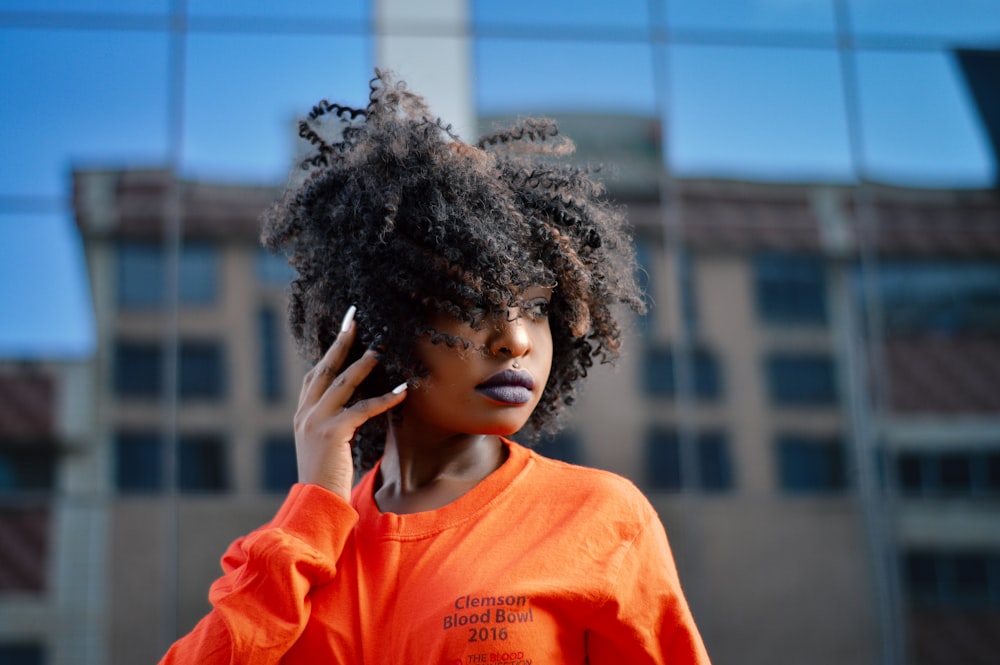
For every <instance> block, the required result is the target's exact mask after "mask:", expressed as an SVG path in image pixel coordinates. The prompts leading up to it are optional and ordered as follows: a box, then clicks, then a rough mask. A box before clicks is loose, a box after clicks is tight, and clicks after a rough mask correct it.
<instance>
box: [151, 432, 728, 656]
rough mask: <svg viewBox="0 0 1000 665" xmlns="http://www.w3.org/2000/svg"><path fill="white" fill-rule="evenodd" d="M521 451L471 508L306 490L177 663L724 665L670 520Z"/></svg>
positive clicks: (239, 560)
mask: <svg viewBox="0 0 1000 665" xmlns="http://www.w3.org/2000/svg"><path fill="white" fill-rule="evenodd" d="M508 445H509V447H510V456H509V458H508V459H507V461H506V462H505V463H504V464H503V465H502V466H501V467H500V468H499V469H498V470H497V471H495V472H494V473H493V474H491V475H490V476H488V477H487V478H486V479H484V480H483V481H482V482H480V483H479V484H478V485H477V486H476V487H474V488H473V489H472V490H470V491H469V492H467V493H466V494H465V495H464V496H462V497H460V498H459V499H458V500H456V501H454V502H452V503H450V504H448V505H447V506H444V507H443V508H440V509H438V510H434V511H428V512H423V513H416V514H411V515H396V514H393V513H381V512H380V511H379V510H378V507H377V506H376V504H375V501H374V499H373V493H374V489H375V487H374V485H375V477H376V474H377V472H378V469H377V468H376V469H375V470H374V471H373V472H372V473H369V474H368V475H366V476H365V478H363V479H362V481H361V483H359V484H358V486H357V487H356V488H355V490H354V493H353V496H352V502H351V503H352V505H350V506H349V505H347V504H346V503H344V502H343V500H341V499H340V498H339V497H337V496H336V495H334V494H332V493H330V492H327V491H326V490H324V489H322V488H320V487H317V486H312V485H296V486H295V487H293V488H292V490H291V492H290V493H289V496H288V498H287V499H286V501H285V503H284V504H283V505H282V507H281V509H280V510H279V512H278V514H277V515H276V516H275V518H274V519H273V520H272V521H271V522H270V523H269V524H267V525H265V526H264V527H262V528H260V529H258V530H257V531H255V532H253V533H252V534H250V535H249V536H246V537H245V538H242V539H240V540H238V541H236V542H235V543H234V544H233V545H232V546H231V547H230V549H229V551H228V552H227V553H226V555H225V557H224V558H223V569H224V571H225V574H224V576H223V577H222V578H220V579H219V580H217V581H216V582H215V584H213V585H212V590H211V593H210V598H211V600H212V603H213V606H214V609H213V611H212V613H211V614H209V615H208V616H207V617H205V619H203V620H202V621H201V623H199V624H198V626H197V627H196V628H195V629H194V630H193V631H192V632H191V633H190V634H189V635H188V636H186V637H184V638H183V639H181V640H180V641H178V642H177V643H176V644H175V645H174V646H173V647H172V648H171V650H170V652H168V654H167V655H166V656H165V657H164V660H163V661H162V662H163V663H165V664H169V663H190V664H191V665H194V664H195V663H198V664H199V665H205V664H209V665H210V664H213V663H342V664H347V663H365V664H371V665H400V664H409V663H442V664H445V665H459V664H461V665H474V664H476V663H507V664H519V665H528V664H529V663H533V664H544V665H549V664H557V663H585V662H587V663H591V664H592V665H599V664H602V663H615V664H616V665H619V664H621V663H629V664H630V665H638V664H643V663H659V664H666V663H670V664H685V665H686V664H690V663H708V662H709V660H708V656H707V654H706V652H705V648H704V646H703V644H702V641H701V638H700V636H699V635H698V631H697V629H696V627H695V625H694V621H693V620H692V618H691V614H690V612H689V610H688V606H687V603H686V602H685V600H684V596H683V594H682V592H681V587H680V583H679V580H678V579H677V572H676V569H675V567H674V562H673V558H672V556H671V553H670V548H669V546H668V544H667V538H666V535H665V533H664V530H663V526H662V524H661V523H660V520H659V518H658V516H657V515H656V512H655V511H654V510H653V508H652V506H650V505H649V502H648V501H647V500H646V499H645V497H644V496H643V495H642V494H641V493H640V492H639V491H638V490H637V489H636V488H635V487H634V486H633V485H632V484H631V483H629V482H628V481H627V480H625V479H623V478H621V477H619V476H615V475H613V474H611V473H607V472H604V471H598V470H595V469H586V468H582V467H577V466H571V465H568V464H564V463H562V462H557V461H553V460H549V459H546V458H544V457H541V456H539V455H537V454H536V453H534V452H532V451H530V450H528V449H525V448H523V447H521V446H519V445H518V444H516V443H512V442H509V443H508Z"/></svg>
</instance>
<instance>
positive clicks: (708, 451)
mask: <svg viewBox="0 0 1000 665" xmlns="http://www.w3.org/2000/svg"><path fill="white" fill-rule="evenodd" d="M698 475H699V476H700V481H701V488H702V489H703V490H705V491H709V492H722V491H725V490H728V489H731V488H732V486H733V471H732V464H731V462H730V459H729V445H728V441H727V440H726V437H725V435H724V434H722V433H721V432H707V433H704V434H702V435H700V436H699V437H698Z"/></svg>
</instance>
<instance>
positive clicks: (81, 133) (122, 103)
mask: <svg viewBox="0 0 1000 665" xmlns="http://www.w3.org/2000/svg"><path fill="white" fill-rule="evenodd" d="M166 74H167V35H166V33H163V34H158V33H155V32H153V33H151V32H124V31H122V32H102V31H83V32H76V31H73V30H53V31H50V32H46V31H40V30H15V29H5V30H4V31H3V38H2V39H0V80H2V81H3V86H4V96H5V98H6V99H8V100H17V103H5V104H0V125H2V126H3V127H4V128H5V129H4V131H3V132H0V154H3V156H4V162H5V163H6V164H17V168H5V169H3V170H0V195H22V196H23V195H31V196H51V197H67V198H68V197H69V196H70V191H69V181H68V179H67V174H68V173H69V170H70V168H72V167H76V166H84V165H87V164H100V165H107V164H115V165H120V166H126V165H130V164H142V165H148V164H162V163H163V162H164V161H165V160H166V158H167V155H168V146H167V127H168V122H167V89H166V88H167V86H166Z"/></svg>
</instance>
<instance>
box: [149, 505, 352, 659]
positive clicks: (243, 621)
mask: <svg viewBox="0 0 1000 665" xmlns="http://www.w3.org/2000/svg"><path fill="white" fill-rule="evenodd" d="M357 520H358V515H357V513H356V512H355V510H354V509H353V508H352V507H351V506H350V505H349V504H348V503H347V502H345V501H344V500H343V499H341V498H340V497H338V496H337V495H335V494H333V493H332V492H329V491H327V490H325V489H323V488H321V487H319V486H316V485H294V486H293V487H292V489H291V491H290V492H289V494H288V497H287V498H286V499H285V501H284V503H283V504H282V506H281V508H280V509H279V511H278V513H277V515H276V516H275V517H274V519H273V520H271V522H269V523H268V524H267V525H265V526H263V527H261V528H260V529H258V530H256V531H254V532H253V533H251V534H249V535H248V536H244V537H242V538H240V539H239V540H237V541H235V542H234V543H233V544H232V545H230V547H229V549H228V550H227V552H226V554H225V555H224V556H223V558H222V569H223V576H222V577H220V578H219V579H218V580H216V581H215V582H214V583H213V584H212V588H211V590H210V591H209V600H210V601H211V602H212V611H211V612H210V613H209V614H208V615H207V616H206V617H204V618H203V619H202V620H201V621H200V622H199V623H198V625H197V626H195V628H194V629H193V630H192V631H191V632H190V633H189V634H188V635H186V636H185V637H183V638H181V639H180V640H178V641H177V642H176V643H175V644H174V645H173V646H172V647H171V648H170V650H169V651H168V652H167V654H166V655H165V656H164V657H163V659H162V660H161V661H160V663H161V665H181V664H183V665H195V664H197V665H224V664H230V663H232V664H235V663H251V662H252V663H255V664H258V663H259V664H260V665H265V664H267V663H278V662H279V661H280V660H281V658H282V656H283V655H284V654H285V652H286V651H288V649H289V648H290V647H291V646H292V645H293V644H294V643H295V641H296V640H297V639H298V638H299V636H300V635H301V634H302V631H303V630H304V629H305V627H306V623H307V622H308V620H309V614H310V611H311V602H310V595H309V592H310V590H311V589H312V588H313V587H315V586H318V585H321V584H326V583H329V582H330V581H331V580H332V579H333V578H334V576H335V575H336V566H337V561H338V560H339V558H340V555H341V553H342V552H343V551H344V546H345V544H346V543H347V539H348V538H349V537H350V535H351V532H352V530H353V528H354V526H355V525H356V524H357Z"/></svg>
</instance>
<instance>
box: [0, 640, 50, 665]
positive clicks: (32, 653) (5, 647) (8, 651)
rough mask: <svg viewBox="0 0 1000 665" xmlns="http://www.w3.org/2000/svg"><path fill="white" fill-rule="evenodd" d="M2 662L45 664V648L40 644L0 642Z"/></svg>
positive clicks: (27, 664)
mask: <svg viewBox="0 0 1000 665" xmlns="http://www.w3.org/2000/svg"><path fill="white" fill-rule="evenodd" d="M0 663H3V665H43V663H45V650H44V649H43V648H42V645H40V644H32V643H30V642H29V643H10V644H0Z"/></svg>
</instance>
